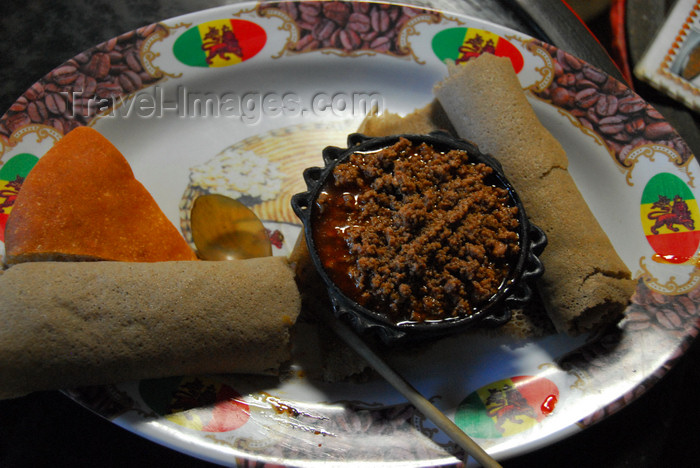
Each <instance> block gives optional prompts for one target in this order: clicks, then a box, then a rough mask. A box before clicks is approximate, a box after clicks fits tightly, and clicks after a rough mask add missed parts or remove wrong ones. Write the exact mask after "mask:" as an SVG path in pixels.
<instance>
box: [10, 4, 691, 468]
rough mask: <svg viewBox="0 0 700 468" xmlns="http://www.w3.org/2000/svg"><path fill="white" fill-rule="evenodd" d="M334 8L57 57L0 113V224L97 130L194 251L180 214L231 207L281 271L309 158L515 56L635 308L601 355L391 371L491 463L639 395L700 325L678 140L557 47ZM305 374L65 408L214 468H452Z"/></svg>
mask: <svg viewBox="0 0 700 468" xmlns="http://www.w3.org/2000/svg"><path fill="white" fill-rule="evenodd" d="M346 6H347V7H348V8H349V10H348V11H344V10H343V9H342V6H341V8H340V9H336V10H333V11H331V10H330V9H322V8H321V9H319V8H320V6H319V4H315V5H314V4H308V3H306V4H304V3H288V4H285V5H281V4H280V5H277V4H273V3H266V4H264V5H258V4H253V3H251V4H242V5H237V6H235V7H231V6H227V7H222V8H218V9H213V10H207V11H202V12H199V13H195V14H191V15H187V16H183V17H179V18H175V19H171V20H168V21H164V22H162V23H158V24H154V25H151V26H147V27H144V28H141V29H139V30H136V31H132V32H130V33H127V34H124V35H122V36H120V37H118V38H115V39H113V40H111V41H107V42H106V43H103V44H100V45H98V46H96V47H95V48H93V49H90V50H88V51H86V52H84V53H82V54H80V55H78V56H76V57H75V58H74V59H71V60H69V61H68V62H66V63H65V64H64V65H62V66H61V67H59V68H57V69H56V70H53V71H52V72H50V73H49V74H47V75H46V76H45V77H43V78H42V79H41V80H39V81H38V82H37V83H36V84H35V85H34V86H32V88H30V89H29V90H28V91H27V92H26V93H25V94H24V95H23V96H22V97H20V98H19V99H18V100H17V101H16V103H15V104H14V105H13V106H12V108H11V109H10V110H9V111H8V112H7V113H6V114H5V115H4V116H3V117H2V118H0V135H2V139H0V156H1V158H2V163H3V164H2V167H0V180H2V181H3V182H1V183H2V184H4V188H3V189H2V192H0V206H2V210H3V211H2V212H0V221H1V222H3V223H4V220H5V219H6V217H7V213H9V211H10V210H11V208H12V202H13V200H14V198H13V197H14V196H15V195H16V193H17V190H19V189H20V187H21V181H22V177H24V176H26V173H27V172H28V171H29V169H31V167H32V166H33V164H34V162H35V161H36V159H37V158H38V157H40V156H41V155H42V154H44V153H45V152H46V150H47V149H48V148H50V147H51V145H53V144H54V143H55V141H57V140H58V139H60V138H61V136H62V135H63V134H64V133H65V132H67V131H69V130H70V129H71V128H73V127H75V126H78V125H91V126H93V127H95V128H96V129H97V130H99V131H100V132H102V133H103V134H104V135H105V136H106V137H107V138H109V139H110V140H111V141H112V142H113V143H114V144H115V145H116V146H117V147H118V148H119V149H120V150H121V151H122V153H123V154H124V155H125V156H126V157H127V159H128V160H129V162H130V164H131V165H132V167H133V169H134V172H135V174H136V177H137V178H138V179H139V180H140V181H141V182H142V183H143V184H144V185H145V186H146V187H147V188H148V190H149V191H150V192H151V193H152V194H153V196H154V197H155V199H156V201H157V202H158V203H159V205H160V207H161V208H162V209H163V211H164V212H165V213H166V215H167V216H168V217H169V218H170V219H171V220H172V221H173V223H174V224H175V225H177V226H180V228H181V229H182V232H183V235H184V236H185V237H186V238H188V239H189V224H188V223H189V218H188V216H189V214H188V213H189V212H188V209H189V206H190V204H191V201H192V200H193V198H194V197H196V196H197V195H198V194H200V193H205V192H207V191H216V192H220V193H228V194H230V195H232V196H237V197H241V198H242V199H243V200H244V201H245V202H246V203H248V204H250V205H251V206H252V207H253V209H254V210H256V212H257V213H258V214H259V216H261V218H263V219H264V220H265V222H266V225H267V226H268V228H269V229H270V232H271V233H272V234H273V237H274V238H275V239H277V241H278V245H277V247H275V254H276V255H286V254H288V253H289V252H290V250H291V247H292V246H293V244H294V241H295V239H296V237H297V235H298V233H299V230H300V226H299V223H298V221H297V220H296V218H295V217H294V214H293V213H292V211H291V208H290V206H289V198H290V197H291V194H293V193H296V192H299V191H303V190H304V189H305V187H304V184H303V180H302V178H301V171H302V169H303V168H305V167H308V166H314V165H321V164H322V161H321V158H320V152H321V149H322V148H323V147H325V146H327V145H335V146H344V145H345V136H346V135H347V134H348V133H351V132H353V131H354V130H355V129H356V128H357V125H358V124H359V122H360V121H361V119H362V118H363V116H364V115H365V113H366V112H367V111H368V110H369V107H371V106H376V107H377V108H378V110H379V111H391V112H397V113H407V112H410V111H412V110H413V109H414V108H416V107H420V106H423V105H425V104H427V103H428V102H429V101H430V100H431V99H432V94H431V90H432V86H433V84H434V83H435V82H437V81H438V80H440V79H441V78H442V77H444V76H445V75H446V65H445V63H444V60H445V59H448V58H451V59H454V60H462V59H467V58H468V57H469V56H470V55H478V54H480V53H483V52H484V51H485V50H486V49H488V48H489V47H491V49H490V50H491V52H494V53H496V54H497V55H506V56H508V57H510V58H511V60H512V61H513V65H514V67H515V69H516V71H518V76H519V78H520V81H521V83H522V86H523V88H524V89H526V92H527V93H528V96H529V98H530V101H531V103H532V104H533V106H534V108H535V110H536V112H537V114H538V115H539V117H540V118H541V120H542V121H543V122H544V124H545V125H546V126H547V127H548V128H549V129H550V131H551V132H552V133H553V134H554V135H555V136H556V137H557V139H558V140H559V141H560V142H561V143H562V145H563V146H564V148H565V149H566V150H567V153H568V156H569V159H570V170H571V172H572V174H573V176H574V178H575V180H576V183H577V184H578V185H579V188H580V190H581V191H582V193H583V194H584V196H585V198H586V201H587V202H588V203H589V205H590V206H591V208H592V209H593V211H594V213H595V215H596V217H597V218H598V220H599V221H600V223H601V225H602V226H603V228H604V229H605V231H606V232H607V233H608V234H609V236H610V238H611V240H612V242H613V244H614V245H615V247H616V249H617V250H618V252H619V253H620V255H621V257H622V258H623V260H624V261H625V262H626V263H627V265H628V266H629V268H630V270H631V271H632V272H633V274H634V276H635V278H637V279H638V280H639V282H638V289H637V293H636V295H635V297H634V298H633V303H632V305H631V306H630V307H629V310H628V313H627V317H626V318H625V320H624V321H623V322H622V323H621V324H620V326H619V327H618V328H617V329H616V330H614V331H611V332H609V333H607V334H605V335H604V336H602V337H600V338H599V339H598V340H596V341H591V342H589V341H588V340H587V338H588V337H580V338H570V337H567V336H563V335H555V334H552V335H549V336H546V337H543V338H538V339H527V340H518V339H515V338H510V337H500V338H494V337H486V336H483V335H479V334H473V335H469V337H468V339H467V337H464V336H463V337H455V338H449V339H446V340H443V341H440V342H439V343H436V344H435V345H433V346H430V347H427V348H426V349H425V350H424V351H423V352H421V353H412V354H410V355H404V354H402V353H398V352H397V353H395V354H394V355H392V356H391V357H390V358H389V359H390V361H391V362H392V364H393V365H394V366H395V367H396V368H397V369H398V370H399V371H400V372H401V373H402V374H404V375H405V376H406V377H407V378H408V379H409V380H410V381H411V382H412V383H413V384H414V385H415V386H416V387H417V388H418V389H419V390H420V391H421V392H422V393H423V394H424V395H426V396H428V397H429V398H431V399H432V400H433V401H434V402H435V404H436V405H437V406H438V407H440V408H441V409H442V410H444V411H445V412H446V413H448V414H449V415H450V416H451V417H453V418H454V419H455V421H456V422H457V423H458V424H459V425H460V426H462V427H463V428H464V429H465V430H466V431H467V432H468V433H469V434H470V435H471V436H472V437H474V438H475V439H476V440H477V441H478V442H479V444H481V445H482V446H483V447H484V448H486V449H487V450H488V452H489V453H491V454H492V455H493V456H494V457H496V458H498V459H505V458H508V457H510V456H514V455H518V454H522V453H525V452H528V451H531V450H534V449H536V448H539V447H542V446H544V445H547V444H549V443H552V442H554V441H556V440H559V439H561V438H564V437H567V436H569V435H571V434H573V433H575V432H577V431H580V430H582V429H584V428H586V427H588V426H590V425H591V424H594V423H595V422H597V421H599V420H601V419H602V418H604V417H605V416H607V415H609V414H611V413H613V412H615V411H616V410H618V409H619V408H620V407H622V406H624V405H626V404H628V403H629V402H630V401H632V400H634V399H635V398H636V397H638V396H639V395H640V394H641V393H643V392H644V391H645V390H646V389H647V388H649V386H650V385H652V384H653V383H654V382H656V381H657V380H658V379H660V378H661V377H662V376H663V375H664V374H665V373H666V371H667V370H668V369H669V368H670V367H671V366H672V365H673V363H674V361H675V360H676V359H677V358H678V357H679V356H681V355H682V354H683V352H684V350H685V349H686V348H687V347H688V345H689V344H690V342H691V341H692V340H693V339H694V337H695V336H696V335H697V333H698V329H699V318H700V312H699V311H698V302H700V297H699V296H700V294H699V293H698V291H699V289H698V288H697V287H696V283H697V281H698V273H697V270H696V256H695V255H696V251H697V247H698V242H699V241H700V234H699V232H700V231H697V230H696V229H697V228H698V221H700V212H698V208H697V204H696V202H695V199H696V198H697V195H696V194H697V193H698V192H697V188H696V184H697V182H696V175H697V173H698V166H697V163H696V161H695V159H694V158H693V156H692V154H691V153H690V150H689V148H688V147H687V145H686V144H685V142H684V141H683V140H682V139H681V138H680V137H679V136H678V135H677V134H676V133H675V131H674V130H673V129H672V128H670V126H669V125H668V124H667V123H666V122H665V121H664V120H663V118H662V117H661V116H660V115H658V113H657V112H655V111H654V109H652V108H651V107H650V106H648V105H647V104H646V103H645V102H644V101H643V100H642V99H641V98H639V97H638V96H637V95H635V94H634V93H633V92H632V91H630V90H628V89H627V88H626V87H625V86H624V85H622V84H620V83H618V82H616V81H615V80H614V79H612V78H609V77H607V76H606V75H605V74H603V73H602V72H600V71H598V70H596V69H595V68H594V67H592V66H590V65H588V64H586V63H583V62H582V61H580V60H578V59H576V58H575V57H572V56H570V55H569V54H566V53H565V52H563V51H561V50H557V49H556V48H555V47H552V46H549V45H546V44H542V43H540V42H538V41H536V40H534V39H532V38H529V37H526V36H523V35H522V34H520V33H517V32H514V31H511V30H508V29H505V28H502V27H499V26H497V25H494V24H490V23H484V22H482V21H479V20H477V19H473V18H468V17H463V16H458V15H454V14H449V13H442V12H437V11H422V10H416V9H410V8H403V7H400V6H388V5H380V4H369V3H364V4H361V3H349V4H346ZM351 13H353V14H352V16H350V14H351ZM339 25H342V27H341V26H339ZM225 27H226V28H228V30H229V31H226V28H225ZM208 55H211V56H210V57H209V58H210V59H211V60H210V61H209V62H208V61H207V57H208ZM587 89H592V90H593V91H587ZM603 101H604V102H603ZM598 102H603V104H600V105H599V104H598ZM465 111H468V110H465ZM676 196H678V198H676ZM674 204H675V207H676V209H674ZM684 205H685V206H687V207H688V210H689V211H684V210H681V209H680V208H681V207H682V206H684ZM562 215H565V214H562ZM689 219H690V221H689ZM659 220H660V221H659ZM654 223H657V224H659V226H658V229H657V230H656V231H654V230H652V227H654ZM582 229H585V226H582ZM674 230H675V231H674ZM316 349H317V348H315V347H314V345H313V344H310V345H308V346H306V347H300V348H299V349H297V356H300V355H304V353H306V357H307V358H308V356H313V355H314V354H315V353H316ZM261 352H264V350H261ZM307 360H308V359H304V360H301V361H303V362H301V361H298V362H296V363H295V367H294V368H293V370H294V372H292V373H291V374H290V375H289V376H288V377H286V378H285V379H284V380H283V381H282V382H279V381H277V380H275V379H272V380H271V379H263V378H258V377H248V376H227V377H223V376H201V377H186V378H179V377H178V378H171V379H159V380H153V381H144V382H132V383H128V384H121V385H115V386H105V387H96V388H88V389H80V390H72V391H67V393H68V394H69V395H70V396H71V397H72V398H74V399H75V400H77V401H79V402H81V403H83V404H84V405H85V406H87V407H88V408H91V409H92V410H93V411H95V412H96V413H98V414H100V415H102V416H104V417H106V418H109V419H110V420H112V421H113V422H114V423H115V424H118V425H120V426H122V427H125V428H127V429H129V430H131V431H133V432H135V433H137V434H140V435H142V436H143V437H146V438H148V439H151V440H153V441H155V442H157V443H160V444H163V445H166V446H169V447H172V448H174V449H175V450H179V451H182V452H185V453H188V454H191V455H193V456H196V457H200V458H203V459H207V460H211V461H214V462H217V463H222V464H240V465H246V464H250V465H253V464H256V463H259V462H269V463H278V464H289V465H295V466H296V465H315V464H321V463H335V464H339V465H340V464H349V463H359V462H367V463H371V464H372V465H373V466H374V465H378V464H382V463H386V464H392V463H397V462H402V463H404V464H407V465H449V464H454V463H458V460H457V458H456V457H455V455H456V454H458V452H457V449H456V448H455V446H454V445H453V444H452V443H451V442H449V441H448V440H447V439H446V438H445V437H444V436H443V435H442V434H441V433H439V432H437V431H436V430H434V428H433V426H431V424H430V423H429V422H428V421H426V420H425V419H424V418H423V417H422V416H421V415H420V414H418V413H417V412H415V411H414V410H413V408H412V407H411V406H410V405H408V404H407V403H406V402H405V401H404V400H403V399H402V398H401V397H400V396H399V395H397V393H396V392H395V391H394V390H393V389H392V388H390V387H389V386H388V385H387V384H385V383H384V382H383V381H381V380H378V379H371V380H369V381H366V382H364V383H352V382H339V383H324V382H322V381H321V380H319V379H315V378H313V377H312V375H314V373H313V372H312V369H311V368H305V367H304V366H310V365H311V364H308V363H307Z"/></svg>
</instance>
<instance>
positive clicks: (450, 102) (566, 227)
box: [434, 54, 636, 334]
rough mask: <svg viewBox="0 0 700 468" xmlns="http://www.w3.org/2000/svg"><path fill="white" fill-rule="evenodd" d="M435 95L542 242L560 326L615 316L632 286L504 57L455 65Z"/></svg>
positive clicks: (544, 292) (577, 329)
mask: <svg viewBox="0 0 700 468" xmlns="http://www.w3.org/2000/svg"><path fill="white" fill-rule="evenodd" d="M434 93H435V96H436V97H437V99H438V101H439V103H440V104H441V105H442V108H443V109H444V112H445V113H446V115H447V116H448V118H449V120H450V122H451V123H452V125H453V127H454V129H455V130H456V132H457V134H458V135H459V136H460V137H462V138H465V139H467V140H471V141H473V142H474V143H476V144H477V145H478V146H479V149H480V150H481V151H483V152H485V153H490V154H492V155H493V156H494V157H496V158H497V159H498V160H499V161H500V162H501V164H502V165H503V169H504V171H505V173H506V176H507V177H508V178H509V179H510V181H511V182H512V184H513V186H514V187H515V189H516V190H517V191H518V193H519V195H520V197H521V199H522V202H523V204H524V206H525V209H526V210H527V214H528V216H529V218H530V219H531V220H532V222H533V223H535V224H536V225H538V226H539V227H540V228H542V229H543V230H544V231H545V232H546V234H547V237H548V245H547V248H546V249H545V251H544V253H543V254H542V261H543V263H544V267H545V273H544V276H543V277H542V279H541V280H540V281H539V289H540V295H541V296H542V298H543V300H544V303H545V307H546V309H547V313H548V315H549V317H550V318H551V320H552V322H553V323H554V325H555V326H556V328H557V330H559V331H560V332H566V333H569V334H579V333H582V332H586V331H589V330H591V329H594V328H597V327H599V326H601V325H603V324H606V323H610V322H612V321H615V320H617V319H619V318H620V317H621V316H622V314H623V311H624V309H625V308H626V306H627V304H628V303H629V300H630V297H631V295H632V293H633V292H634V289H635V284H636V282H635V281H633V280H631V279H630V276H631V275H630V271H629V269H628V268H627V267H626V266H625V264H624V263H623V262H622V260H621V259H620V257H619V255H618V254H617V252H616V251H615V249H614V247H613V245H612V244H611V242H610V240H609V239H608V237H607V236H606V234H605V232H604V231H603V229H602V228H601V227H600V224H599V223H598V222H597V220H596V219H595V217H594V215H593V213H592V212H591V210H590V208H589V207H588V205H587V204H586V201H585V200H584V198H583V196H582V195H581V193H580V192H579V190H578V189H577V187H576V184H575V182H574V180H573V178H572V177H571V175H570V174H569V172H568V170H567V166H568V159H567V156H566V153H565V151H564V149H563V148H562V146H561V145H560V144H559V142H558V141H557V140H556V139H555V138H554V137H553V136H552V134H551V133H549V131H548V130H547V129H546V128H545V127H544V125H542V123H541V122H540V121H539V119H538V118H537V115H536V114H535V112H534V110H533V109H532V106H530V103H529V102H528V101H527V98H526V96H525V93H524V92H523V90H522V88H521V85H520V81H519V80H518V78H517V76H516V74H515V72H514V71H513V68H512V65H511V63H510V60H509V59H507V58H501V57H496V56H494V55H490V54H484V55H482V56H480V57H478V58H477V59H474V60H470V61H469V62H467V63H465V64H462V65H459V66H455V65H451V66H450V70H449V76H448V77H447V78H445V79H444V80H443V81H442V82H440V83H438V84H437V85H436V86H435V89H434Z"/></svg>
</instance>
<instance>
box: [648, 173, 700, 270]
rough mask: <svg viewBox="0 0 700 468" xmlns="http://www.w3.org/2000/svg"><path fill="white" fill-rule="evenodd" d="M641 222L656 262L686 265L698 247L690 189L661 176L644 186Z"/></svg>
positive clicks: (697, 217)
mask: <svg viewBox="0 0 700 468" xmlns="http://www.w3.org/2000/svg"><path fill="white" fill-rule="evenodd" d="M639 209H640V220H641V223H642V230H643V231H644V235H645V236H646V239H647V242H649V245H650V246H651V248H652V249H653V250H654V252H655V253H656V254H657V255H656V256H655V259H656V260H658V261H663V262H668V263H685V262H686V261H688V260H689V259H691V258H692V257H693V255H695V252H696V251H697V248H698V245H700V209H699V208H698V203H697V201H696V199H695V196H694V194H693V192H692V191H691V190H690V188H689V187H688V186H687V185H686V183H685V182H683V181H682V180H681V179H680V178H678V177H677V176H675V175H673V174H670V173H665V172H664V173H660V174H656V175H655V176H654V177H652V178H651V179H650V180H649V182H647V185H646V186H645V187H644V191H643V193H642V199H641V201H640V207H639Z"/></svg>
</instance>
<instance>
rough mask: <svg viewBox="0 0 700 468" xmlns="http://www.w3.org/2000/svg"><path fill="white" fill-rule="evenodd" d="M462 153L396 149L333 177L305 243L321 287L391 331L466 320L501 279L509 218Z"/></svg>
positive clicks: (366, 157)
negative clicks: (393, 326) (320, 271)
mask: <svg viewBox="0 0 700 468" xmlns="http://www.w3.org/2000/svg"><path fill="white" fill-rule="evenodd" d="M492 172H493V170H492V169H491V168H490V167H489V166H487V165H485V164H482V163H477V164H472V163H470V162H469V155H468V154H467V152H466V151H462V150H451V151H448V152H438V151H435V150H434V149H433V148H432V147H431V146H429V145H427V144H425V143H421V144H418V145H416V144H413V143H411V142H410V141H409V140H407V139H404V138H402V139H400V140H399V141H398V142H397V143H396V144H394V145H393V146H390V147H388V148H384V149H382V150H379V151H374V152H368V153H355V154H353V155H351V156H350V157H349V158H348V159H347V160H346V161H344V162H342V163H340V164H338V165H337V166H336V167H335V168H334V170H333V176H332V178H329V179H328V181H327V182H326V185H325V186H324V187H323V188H322V192H321V193H320V195H319V196H318V198H317V206H315V207H314V208H315V209H314V213H313V215H312V216H313V222H312V235H313V237H314V243H315V245H316V249H317V251H318V254H319V256H320V259H321V262H322V264H323V266H324V269H325V271H326V273H327V274H328V275H329V277H330V279H331V280H332V281H333V282H334V283H335V284H336V285H337V286H338V287H339V288H340V289H341V290H342V291H343V292H344V293H345V295H347V296H348V297H349V298H351V299H353V300H354V301H356V302H358V303H359V304H361V305H363V306H364V307H366V308H368V309H370V310H373V311H375V312H378V313H381V314H384V315H386V316H387V317H388V318H389V319H390V320H391V321H393V322H394V323H401V322H406V321H416V322H422V321H426V320H441V319H446V318H450V317H459V316H463V315H468V314H471V313H473V311H474V310H475V309H477V308H478V307H479V306H480V305H483V304H484V303H485V302H486V301H488V299H489V298H491V297H492V296H493V295H494V294H495V293H496V292H497V291H498V289H499V287H500V286H501V285H502V284H503V283H504V281H505V280H506V279H507V277H508V274H509V271H510V265H511V262H512V261H513V259H514V258H515V257H516V256H517V254H518V252H519V250H520V246H519V237H518V224H519V223H518V219H517V215H518V210H517V207H515V206H513V204H512V201H511V198H510V195H509V193H508V191H507V190H506V189H505V188H502V187H500V186H495V185H494V184H492V183H489V180H490V179H489V177H490V176H491V175H492Z"/></svg>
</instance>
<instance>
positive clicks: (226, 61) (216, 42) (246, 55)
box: [173, 18, 267, 68]
mask: <svg viewBox="0 0 700 468" xmlns="http://www.w3.org/2000/svg"><path fill="white" fill-rule="evenodd" d="M266 41H267V34H266V33H265V30H264V29H263V28H262V27H260V26H259V25H257V24H255V23H253V22H251V21H246V20H241V19H228V18H227V19H219V20H213V21H207V22H206V23H201V24H199V25H197V26H195V27H192V28H190V29H188V30H187V31H185V32H184V33H182V35H181V36H180V37H179V38H178V39H177V40H176V41H175V44H174V45H173V54H174V55H175V57H176V58H177V59H178V60H179V61H180V62H182V63H184V64H185V65H190V66H193V67H214V68H216V67H228V66H230V65H235V64H237V63H240V62H243V61H245V60H248V59H250V58H252V57H253V56H255V55H256V54H257V53H258V52H260V50H261V49H262V48H263V47H264V46H265V43H266Z"/></svg>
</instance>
